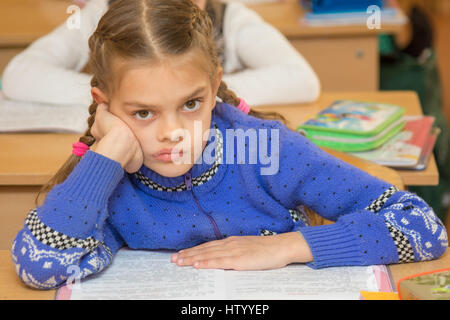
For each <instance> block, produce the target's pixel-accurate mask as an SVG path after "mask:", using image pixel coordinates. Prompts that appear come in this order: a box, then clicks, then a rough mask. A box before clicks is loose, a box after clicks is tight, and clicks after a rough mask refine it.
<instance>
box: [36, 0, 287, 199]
mask: <svg viewBox="0 0 450 320" xmlns="http://www.w3.org/2000/svg"><path fill="white" fill-rule="evenodd" d="M213 32H214V30H213V25H212V21H211V19H210V17H209V16H208V14H207V13H206V12H205V11H202V10H200V9H199V8H198V7H197V6H196V5H194V4H193V3H192V2H191V0H117V1H114V2H113V3H112V4H111V6H110V7H109V10H108V11H107V12H106V13H105V14H104V15H103V17H102V18H101V19H100V21H99V23H98V26H97V29H96V30H95V32H94V33H93V34H92V36H91V37H90V38H89V49H90V53H89V54H90V56H89V57H90V59H89V70H90V71H91V72H92V74H93V76H92V80H91V86H92V87H98V88H99V89H101V90H102V91H103V92H106V93H109V94H111V93H112V92H114V88H115V86H116V85H117V81H114V79H120V75H118V74H117V73H118V72H117V70H116V69H118V67H117V66H118V65H119V66H120V64H118V63H116V62H118V61H125V62H127V64H128V65H129V64H130V63H131V64H134V65H139V64H144V63H147V64H148V63H149V62H154V61H161V60H162V59H164V58H167V57H174V56H178V55H182V54H185V53H187V52H192V51H191V50H193V49H196V50H199V51H200V52H201V53H202V54H203V55H204V56H205V58H206V59H203V60H202V61H206V62H209V63H206V66H205V68H207V70H209V71H208V72H209V75H210V77H213V76H214V77H215V75H216V74H217V70H218V68H219V67H220V62H219V60H218V56H217V52H216V48H215V45H214V39H213ZM113 60H114V62H115V63H114V64H113V63H112V61H113ZM113 67H114V68H113ZM119 70H121V69H120V68H119ZM113 73H114V76H113ZM119 81H120V80H119ZM217 96H218V97H219V98H220V99H221V100H222V101H223V102H225V103H228V104H231V105H234V106H237V105H238V104H239V99H238V98H237V97H236V95H235V94H234V93H233V92H232V91H231V90H229V89H228V88H227V85H226V84H225V83H224V82H223V81H222V83H221V84H220V86H219V90H218V93H217ZM96 110H97V103H96V102H95V101H93V102H92V104H91V105H90V106H89V114H90V116H89V118H88V121H87V122H88V129H87V130H86V132H84V134H83V135H82V136H81V137H80V139H79V141H80V142H83V143H85V144H87V145H88V146H92V145H93V144H94V143H95V139H94V137H93V136H92V135H91V131H90V128H91V127H92V125H93V123H94V120H95V112H96ZM249 114H250V115H252V116H255V117H259V118H264V119H278V120H281V121H283V122H285V121H286V120H285V119H284V117H282V116H281V115H279V114H278V113H275V112H269V113H267V112H266V113H264V112H257V111H254V110H250V112H249ZM80 159H81V158H80V157H78V156H75V155H73V154H72V155H71V156H70V157H69V158H68V159H67V161H66V162H65V163H64V164H63V166H62V167H61V168H60V169H59V170H58V172H57V173H56V174H55V175H54V176H53V177H52V178H51V179H50V180H49V182H48V183H47V184H45V185H44V186H43V187H42V189H41V190H40V192H39V194H38V195H37V197H36V203H37V202H38V199H39V196H40V195H41V194H44V193H47V192H49V191H50V190H51V189H52V188H53V186H55V185H57V184H59V183H62V182H63V181H64V180H65V179H66V178H67V176H68V175H69V174H70V173H71V172H72V170H73V169H74V168H75V166H76V165H77V164H78V162H79V161H80Z"/></svg>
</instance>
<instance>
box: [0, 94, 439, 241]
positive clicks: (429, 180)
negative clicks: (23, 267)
mask: <svg viewBox="0 0 450 320" xmlns="http://www.w3.org/2000/svg"><path fill="white" fill-rule="evenodd" d="M345 98H349V99H357V100H372V101H380V102H386V103H393V104H398V105H402V106H403V107H405V108H406V110H407V113H408V114H421V108H420V103H419V100H418V97H417V95H416V94H415V93H414V92H378V93H374V92H370V93H324V94H323V95H322V96H321V97H320V98H319V100H318V101H316V102H315V103H312V104H303V105H282V106H267V107H258V108H255V109H257V110H267V111H269V110H273V111H278V112H280V113H282V114H283V115H284V116H285V117H286V118H287V119H288V120H289V121H290V122H289V123H288V126H289V127H290V128H291V129H295V128H296V127H297V126H298V125H299V124H301V123H302V122H304V120H306V118H308V117H310V116H312V115H313V114H315V113H316V112H318V111H319V110H321V109H323V108H325V107H326V106H328V105H330V104H331V102H332V101H334V100H336V99H345ZM78 137H79V135H78V134H56V133H34V134H30V133H21V134H0V148H1V150H2V153H0V221H1V223H0V249H9V248H10V246H11V243H12V240H13V238H14V236H15V235H16V234H17V232H18V230H20V229H21V228H22V226H23V220H24V218H25V216H26V214H27V213H28V212H29V210H30V209H32V208H34V207H35V203H34V199H35V197H36V194H37V192H38V191H39V189H40V187H41V185H42V184H44V183H46V182H47V181H48V180H49V179H50V178H51V177H52V176H53V174H54V173H55V172H56V171H57V169H58V168H59V167H60V166H61V165H62V164H63V163H64V161H65V160H66V158H67V157H68V156H69V155H70V153H71V151H72V150H71V148H72V143H73V142H75V141H77V140H78ZM330 152H331V153H332V154H333V155H335V156H337V157H340V158H341V159H343V160H344V161H347V162H349V163H351V164H353V165H355V166H357V167H359V168H361V169H362V170H365V171H367V172H369V173H370V174H372V175H375V176H377V177H380V178H382V179H384V180H386V181H389V182H390V183H392V184H394V185H397V186H398V187H399V188H402V187H403V186H410V185H436V184H437V183H438V180H439V177H438V171H437V168H436V162H435V160H434V158H433V157H432V158H431V159H430V162H429V164H428V167H427V169H426V170H424V171H409V170H405V171H394V170H393V169H390V168H387V167H383V166H379V165H376V164H374V163H371V162H367V161H363V160H360V159H357V158H354V157H351V156H349V155H347V154H342V153H339V152H336V151H330Z"/></svg>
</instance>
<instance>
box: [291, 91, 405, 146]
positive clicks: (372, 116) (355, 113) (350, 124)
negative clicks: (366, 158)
mask: <svg viewBox="0 0 450 320" xmlns="http://www.w3.org/2000/svg"><path fill="white" fill-rule="evenodd" d="M404 113H405V109H404V108H402V107H400V106H396V105H392V104H386V103H378V102H366V101H353V100H338V101H335V102H333V104H332V105H331V106H329V107H328V108H326V109H324V110H322V111H321V112H320V113H318V114H317V115H315V116H314V118H312V119H309V120H308V121H306V122H305V123H303V124H302V125H300V126H299V127H298V128H297V131H301V132H303V133H304V134H305V136H306V137H307V138H308V139H310V140H311V141H313V142H314V143H316V144H317V145H319V146H322V147H327V148H330V149H335V150H338V151H365V150H371V149H375V148H377V147H379V146H380V145H382V144H384V143H385V142H387V141H388V140H389V139H391V138H392V137H394V136H395V135H396V134H397V133H399V132H400V131H401V130H402V129H403V127H404V126H405V121H404V120H403V119H402V116H403V114H404Z"/></svg>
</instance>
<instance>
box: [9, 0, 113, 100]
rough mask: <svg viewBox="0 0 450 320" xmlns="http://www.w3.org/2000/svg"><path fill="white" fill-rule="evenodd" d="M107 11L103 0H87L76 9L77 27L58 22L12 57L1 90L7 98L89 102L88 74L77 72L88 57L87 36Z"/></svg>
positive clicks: (89, 77) (105, 0) (105, 2)
mask: <svg viewBox="0 0 450 320" xmlns="http://www.w3.org/2000/svg"><path fill="white" fill-rule="evenodd" d="M106 10H107V0H91V1H89V2H88V3H87V5H86V6H85V7H84V8H83V9H82V10H81V12H80V19H81V20H80V22H81V23H80V28H79V29H69V28H68V27H67V24H66V23H63V24H61V25H60V26H59V27H58V28H56V29H55V30H53V31H52V32H51V33H49V34H47V35H45V36H44V37H42V38H40V39H38V40H36V41H35V42H33V43H32V44H31V45H30V46H29V47H28V48H26V49H25V50H24V51H23V52H21V53H20V54H18V55H17V56H15V57H14V58H13V59H12V60H11V61H10V62H9V64H8V65H7V67H6V69H5V71H4V73H3V93H4V94H5V96H7V97H8V98H11V99H16V100H22V101H32V102H42V103H54V104H84V105H89V104H90V102H91V100H92V98H91V95H90V79H91V76H89V75H87V74H83V73H81V72H80V71H81V70H82V69H83V68H84V66H85V65H86V63H87V62H88V59H89V47H88V39H89V37H90V36H91V34H92V33H93V32H94V31H95V29H96V28H97V24H98V21H99V20H100V18H101V16H102V15H103V14H104V12H106Z"/></svg>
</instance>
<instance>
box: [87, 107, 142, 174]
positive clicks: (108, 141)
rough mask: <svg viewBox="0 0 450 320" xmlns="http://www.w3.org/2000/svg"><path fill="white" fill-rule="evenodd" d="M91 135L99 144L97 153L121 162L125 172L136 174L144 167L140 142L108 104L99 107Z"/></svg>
mask: <svg viewBox="0 0 450 320" xmlns="http://www.w3.org/2000/svg"><path fill="white" fill-rule="evenodd" d="M91 134H92V136H93V137H94V138H95V140H96V141H97V142H98V143H97V147H96V148H95V152H97V153H99V154H101V155H103V156H105V157H108V158H110V159H112V160H115V161H117V162H119V163H120V164H121V165H122V168H124V169H125V171H127V172H129V173H134V172H136V171H138V170H139V168H140V167H141V166H142V163H143V161H144V155H143V153H142V149H141V146H140V144H139V141H138V140H137V139H136V137H135V135H134V133H133V131H132V130H131V129H130V127H129V126H128V125H127V124H126V123H125V122H123V121H122V120H120V119H119V118H118V117H117V116H115V115H114V114H112V113H111V112H109V110H108V106H107V105H106V104H99V105H98V107H97V110H96V113H95V121H94V123H93V125H92V127H91Z"/></svg>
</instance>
